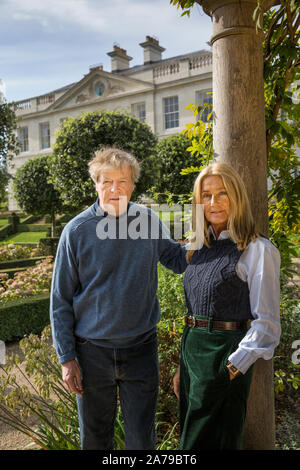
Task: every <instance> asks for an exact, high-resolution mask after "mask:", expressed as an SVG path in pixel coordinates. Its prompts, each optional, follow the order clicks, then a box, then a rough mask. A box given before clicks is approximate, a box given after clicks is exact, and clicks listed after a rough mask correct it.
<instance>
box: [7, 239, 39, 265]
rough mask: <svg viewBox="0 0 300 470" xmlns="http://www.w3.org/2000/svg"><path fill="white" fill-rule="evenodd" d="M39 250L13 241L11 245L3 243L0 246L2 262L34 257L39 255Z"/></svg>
mask: <svg viewBox="0 0 300 470" xmlns="http://www.w3.org/2000/svg"><path fill="white" fill-rule="evenodd" d="M37 252H38V249H37V248H34V249H32V248H30V247H28V246H24V245H23V246H22V245H14V244H12V243H10V244H9V245H2V246H0V263H1V262H2V261H10V260H16V259H22V258H32V257H33V256H37Z"/></svg>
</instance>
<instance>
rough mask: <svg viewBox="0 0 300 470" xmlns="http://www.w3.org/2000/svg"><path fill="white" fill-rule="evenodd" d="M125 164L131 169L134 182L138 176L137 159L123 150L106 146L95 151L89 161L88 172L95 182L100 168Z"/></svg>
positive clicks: (117, 166)
mask: <svg viewBox="0 0 300 470" xmlns="http://www.w3.org/2000/svg"><path fill="white" fill-rule="evenodd" d="M126 165H127V166H129V167H130V169H131V175H132V181H133V183H136V181H137V180H138V179H139V176H140V164H139V162H138V161H137V159H136V158H135V157H134V156H133V155H131V154H130V153H128V152H125V151H124V150H120V149H118V148H116V147H106V148H103V149H101V150H96V151H95V154H94V158H93V159H92V160H91V161H90V162H89V173H90V176H91V178H92V180H93V181H94V183H97V181H98V178H99V175H100V173H101V171H102V170H107V169H111V168H120V167H123V166H126Z"/></svg>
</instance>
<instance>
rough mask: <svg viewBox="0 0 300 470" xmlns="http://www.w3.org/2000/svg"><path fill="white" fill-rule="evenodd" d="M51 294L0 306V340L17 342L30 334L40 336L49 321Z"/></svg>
mask: <svg viewBox="0 0 300 470" xmlns="http://www.w3.org/2000/svg"><path fill="white" fill-rule="evenodd" d="M49 306H50V298H49V294H44V295H39V296H35V297H31V298H30V297H28V298H24V299H20V300H14V301H10V302H5V303H3V304H0V340H2V341H17V340H19V339H21V338H23V337H24V336H25V335H28V334H30V333H34V334H40V333H41V332H42V331H43V329H44V328H45V326H47V325H48V324H49V322H50V319H49Z"/></svg>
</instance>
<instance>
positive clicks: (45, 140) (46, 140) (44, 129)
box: [40, 122, 50, 149]
mask: <svg viewBox="0 0 300 470" xmlns="http://www.w3.org/2000/svg"><path fill="white" fill-rule="evenodd" d="M40 133H41V148H42V149H48V148H50V126H49V123H48V122H44V123H42V124H40Z"/></svg>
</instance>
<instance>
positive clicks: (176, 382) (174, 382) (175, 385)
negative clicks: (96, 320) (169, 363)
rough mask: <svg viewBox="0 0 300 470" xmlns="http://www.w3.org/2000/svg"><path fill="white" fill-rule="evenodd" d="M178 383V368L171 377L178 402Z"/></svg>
mask: <svg viewBox="0 0 300 470" xmlns="http://www.w3.org/2000/svg"><path fill="white" fill-rule="evenodd" d="M179 383H180V367H178V369H177V371H176V374H175V375H174V377H173V387H174V393H175V395H176V397H177V400H179Z"/></svg>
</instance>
